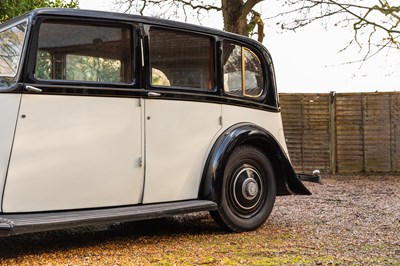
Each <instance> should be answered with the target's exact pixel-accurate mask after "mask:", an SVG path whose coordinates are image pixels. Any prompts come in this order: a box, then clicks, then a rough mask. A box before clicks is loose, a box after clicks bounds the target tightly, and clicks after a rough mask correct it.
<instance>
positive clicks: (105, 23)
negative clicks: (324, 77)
mask: <svg viewBox="0 0 400 266" xmlns="http://www.w3.org/2000/svg"><path fill="white" fill-rule="evenodd" d="M0 108H1V112H0V124H1V130H0V235H3V236H7V235H13V234H21V233H27V232H36V231H45V230H53V229H58V228H65V227H74V226H85V225H92V224H98V223H113V222H121V221H133V220H139V219H151V218H157V217H164V216H168V215H175V214H181V213H188V212H196V211H205V210H206V211H210V213H211V215H212V217H213V218H214V219H215V221H216V222H217V223H218V224H220V225H221V226H222V227H223V228H224V229H227V230H230V231H237V232H238V231H246V230H254V229H256V228H258V227H259V226H261V225H262V224H263V223H264V222H265V220H266V219H267V218H268V216H269V214H270V212H271V210H272V207H273V205H274V201H275V196H276V195H278V196H279V195H289V194H299V195H308V194H310V192H309V191H308V190H307V188H306V187H305V186H304V185H303V184H302V182H301V181H300V180H299V177H298V176H297V175H296V173H295V172H294V170H293V168H292V166H291V163H290V160H289V156H288V152H287V148H286V144H285V138H284V133H283V127H282V120H281V113H280V108H279V103H278V95H277V91H276V85H275V77H274V70H273V65H272V61H271V57H270V55H269V53H268V52H267V51H266V49H265V48H264V47H263V46H262V45H261V44H260V43H258V42H256V41H253V40H251V39H249V38H246V37H243V36H238V35H235V34H230V33H226V32H222V31H217V30H213V29H209V28H204V27H199V26H194V25H189V24H184V23H178V22H171V21H167V20H161V19H155V18H146V17H142V16H134V15H126V14H116V13H107V12H98V11H85V10H69V9H37V10H34V11H32V12H29V13H27V14H25V15H23V16H20V17H18V18H16V19H13V20H11V21H9V22H6V23H3V24H1V25H0Z"/></svg>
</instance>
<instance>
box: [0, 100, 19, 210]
mask: <svg viewBox="0 0 400 266" xmlns="http://www.w3.org/2000/svg"><path fill="white" fill-rule="evenodd" d="M20 99H21V94H11V93H7V94H6V93H4V94H0V106H1V112H0V125H1V129H0V199H1V198H2V196H3V189H4V182H5V180H6V176H7V168H8V162H9V159H10V153H11V148H12V142H13V138H14V131H15V123H16V122H17V116H18V108H19V103H20ZM0 203H1V202H0Z"/></svg>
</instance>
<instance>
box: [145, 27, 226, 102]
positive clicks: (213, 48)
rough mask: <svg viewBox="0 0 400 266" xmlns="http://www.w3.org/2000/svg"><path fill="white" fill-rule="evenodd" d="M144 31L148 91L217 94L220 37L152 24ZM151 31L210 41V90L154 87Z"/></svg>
mask: <svg viewBox="0 0 400 266" xmlns="http://www.w3.org/2000/svg"><path fill="white" fill-rule="evenodd" d="M144 29H145V32H146V36H145V37H146V38H145V43H146V47H145V48H144V51H145V68H146V71H145V73H144V74H143V75H145V77H144V78H145V80H146V86H145V88H146V89H147V90H156V91H160V92H167V91H174V92H185V91H186V92H199V93H206V94H215V93H217V92H218V87H219V86H218V75H217V62H218V60H217V50H218V48H217V39H218V37H217V36H216V35H213V34H206V33H203V32H198V31H195V30H187V29H182V28H175V27H168V26H162V25H152V24H145V25H144ZM151 29H157V30H165V31H169V32H178V33H183V34H191V35H197V36H199V37H202V38H208V39H209V40H210V44H211V45H210V47H211V58H210V59H211V60H212V62H211V71H210V73H211V76H210V78H211V82H212V86H211V88H210V89H208V88H193V87H183V86H182V87H180V86H163V85H153V84H152V83H151V79H152V78H151V75H152V69H151V68H152V67H151V64H150V56H151V55H150V54H151V53H150V41H151V40H150V39H151V35H150V32H151Z"/></svg>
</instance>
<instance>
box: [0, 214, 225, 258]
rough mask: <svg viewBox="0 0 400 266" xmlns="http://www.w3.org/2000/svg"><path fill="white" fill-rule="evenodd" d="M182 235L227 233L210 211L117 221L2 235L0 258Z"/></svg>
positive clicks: (0, 239)
mask: <svg viewBox="0 0 400 266" xmlns="http://www.w3.org/2000/svg"><path fill="white" fill-rule="evenodd" d="M182 234H186V235H199V234H225V232H224V231H222V230H221V229H220V228H219V227H218V226H217V225H216V224H215V223H214V222H213V220H212V219H211V217H210V215H209V214H208V213H207V212H203V213H198V214H189V215H180V216H174V217H170V218H163V219H155V220H145V221H138V222H129V223H117V224H111V225H101V226H92V227H83V228H74V229H64V230H58V231H49V232H42V233H33V234H26V235H20V236H12V237H6V238H0V259H11V258H17V257H20V256H26V255H36V254H42V253H47V252H56V251H62V250H69V249H76V248H89V247H92V246H97V245H104V244H107V243H110V242H120V241H127V240H132V241H136V240H137V241H140V238H142V237H150V238H152V237H154V238H156V237H159V236H168V237H177V236H180V235H182Z"/></svg>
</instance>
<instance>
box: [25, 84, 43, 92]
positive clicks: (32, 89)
mask: <svg viewBox="0 0 400 266" xmlns="http://www.w3.org/2000/svg"><path fill="white" fill-rule="evenodd" d="M25 89H26V90H27V91H31V92H42V89H39V88H36V87H33V86H29V85H27V86H25Z"/></svg>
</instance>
